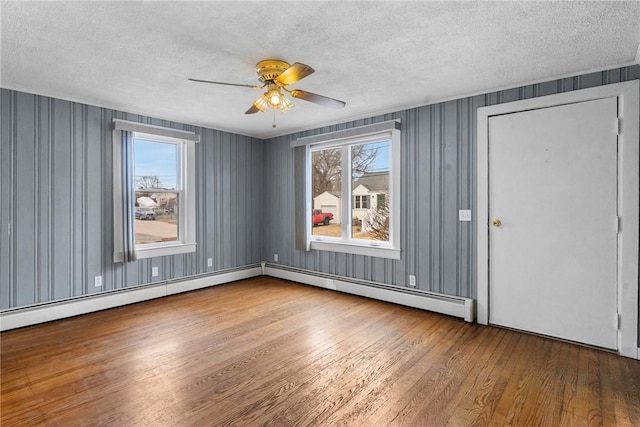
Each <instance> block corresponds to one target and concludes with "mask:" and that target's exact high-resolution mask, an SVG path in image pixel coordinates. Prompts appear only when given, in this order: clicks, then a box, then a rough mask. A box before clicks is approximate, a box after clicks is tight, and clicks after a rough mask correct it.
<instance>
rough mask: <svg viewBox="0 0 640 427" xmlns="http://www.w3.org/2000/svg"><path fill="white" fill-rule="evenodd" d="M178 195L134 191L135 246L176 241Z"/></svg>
mask: <svg viewBox="0 0 640 427" xmlns="http://www.w3.org/2000/svg"><path fill="white" fill-rule="evenodd" d="M178 202H179V193H175V192H159V193H154V192H149V191H136V206H135V227H136V245H140V244H144V243H157V242H172V241H176V240H178V237H179V236H178V214H179V212H178V207H179V206H180V204H179V203H178Z"/></svg>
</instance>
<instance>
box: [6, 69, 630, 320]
mask: <svg viewBox="0 0 640 427" xmlns="http://www.w3.org/2000/svg"><path fill="white" fill-rule="evenodd" d="M639 78H640V66H638V65H635V66H632V67H624V68H621V69H615V70H610V71H605V72H598V73H592V74H587V75H582V76H578V77H572V78H565V79H561V80H555V81H550V82H546V83H540V84H535V85H529V86H524V87H520V88H515V89H510V90H504V91H500V92H492V93H487V94H484V95H478V96H474V97H469V98H463V99H459V100H454V101H448V102H443V103H439V104H433V105H427V106H424V107H420V108H414V109H410V110H405V111H399V112H396V113H393V114H387V115H384V116H378V117H374V118H370V119H366V120H358V121H354V122H349V123H344V124H340V125H336V126H331V127H326V128H323V129H315V130H310V131H307V132H302V133H298V134H294V135H287V136H283V137H279V138H274V139H271V140H267V141H260V140H257V139H254V138H249V137H245V136H240V135H234V134H230V133H226V132H222V131H217V130H212V129H205V128H200V127H193V126H188V125H183V124H179V123H173V122H165V121H162V120H157V119H151V118H148V117H143V116H138V115H133V114H127V113H123V112H118V111H113V110H108V109H103V108H99V107H92V106H87V105H82V104H78V103H73V102H68V101H62V100H57V99H52V98H47V97H42V96H37V95H32V94H26V93H21V92H16V91H11V90H6V89H2V91H1V104H0V107H1V111H0V120H1V122H0V136H1V143H0V309H4V308H10V307H20V306H27V305H30V304H34V303H40V302H46V301H53V300H58V299H63V298H68V297H74V296H80V295H87V294H94V293H98V292H102V291H109V290H113V289H120V288H126V287H132V286H137V285H142V284H146V283H151V282H153V281H161V280H166V279H173V278H181V277H188V276H191V275H196V274H201V273H206V272H212V271H216V270H221V269H226V268H232V267H237V266H244V265H248V264H254V263H257V262H259V261H261V260H266V261H269V262H273V259H274V258H273V256H274V254H275V253H277V254H278V255H279V261H278V263H279V264H282V265H287V266H292V267H298V268H304V269H309V270H313V271H318V272H324V273H330V274H337V275H341V276H345V277H352V278H358V279H364V280H372V281H377V282H383V283H387V284H393V285H399V286H405V285H406V283H407V281H408V275H409V274H415V275H416V276H417V283H418V288H420V289H423V290H429V291H435V292H442V293H447V294H452V295H459V296H466V297H472V298H475V297H476V280H475V275H476V253H475V227H476V223H475V221H473V222H471V223H463V222H459V221H458V209H467V208H468V209H474V208H475V204H476V194H475V185H476V184H475V174H476V167H475V159H476V153H475V147H476V144H475V139H476V124H475V113H476V109H477V108H478V107H482V106H485V105H492V104H496V103H502V102H509V101H514V100H519V99H525V98H531V97H536V96H543V95H548V94H553V93H558V92H564V91H570V90H576V89H582V88H588V87H593V86H599V85H603V84H610V83H617V82H620V81H627V80H633V79H639ZM114 117H115V118H120V119H125V120H131V121H139V122H144V123H149V124H154V125H160V126H166V127H173V128H177V129H184V130H191V131H195V132H196V133H197V134H200V135H201V141H202V142H201V143H200V144H197V146H196V150H197V151H196V158H197V165H196V168H197V169H196V179H197V193H198V196H197V241H198V250H197V252H196V253H194V254H187V255H178V256H170V257H159V258H152V259H146V260H140V261H137V262H135V263H131V264H127V265H122V264H113V263H112V252H113V243H112V225H111V224H112V221H113V218H112V159H111V156H112V154H111V149H112V147H111V144H112V142H111V120H112V119H113V118H114ZM396 118H398V119H401V121H402V172H401V174H402V175H401V177H402V179H401V188H402V206H401V212H402V230H401V239H402V243H401V248H402V253H403V256H402V259H401V260H399V261H395V260H387V259H382V258H376V257H366V256H360V255H349V254H341V253H333V252H324V251H312V252H300V251H297V250H296V249H295V241H294V235H293V230H294V200H293V192H294V185H293V184H294V182H293V170H294V168H293V156H292V150H291V148H290V145H289V144H290V141H291V140H292V139H295V138H298V137H300V136H307V135H313V134H318V133H324V132H330V131H334V130H340V129H346V128H350V127H355V126H361V125H365V124H370V123H374V122H379V121H384V120H391V119H396ZM256 209H259V212H260V214H259V215H256ZM9 227H10V229H9ZM207 258H212V259H213V263H214V266H213V267H211V268H207ZM154 266H157V267H159V271H160V275H159V276H158V277H151V268H152V267H154ZM96 275H102V276H103V282H104V285H103V286H102V288H95V287H94V286H93V278H94V276H96Z"/></svg>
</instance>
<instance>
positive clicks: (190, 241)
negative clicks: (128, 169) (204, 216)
mask: <svg viewBox="0 0 640 427" xmlns="http://www.w3.org/2000/svg"><path fill="white" fill-rule="evenodd" d="M114 122H115V123H116V126H115V129H114V131H113V152H114V156H113V176H114V187H113V192H114V196H113V201H114V262H122V258H123V257H122V247H123V242H122V233H121V232H120V230H121V229H122V227H123V218H122V176H121V174H122V144H121V140H122V134H121V132H122V131H123V130H129V131H131V132H132V133H133V137H134V138H138V139H145V140H148V141H154V142H162V143H170V144H175V145H176V146H177V159H176V160H177V163H178V165H177V174H178V177H177V181H178V182H176V187H180V188H179V189H178V188H176V190H175V191H174V190H171V191H167V192H175V193H179V196H178V199H179V201H178V202H179V205H178V206H179V208H178V240H176V241H169V242H154V243H144V244H136V258H137V259H145V258H153V257H159V256H167V255H179V254H185V253H190V252H195V251H196V246H197V243H196V185H195V184H196V179H195V144H196V137H197V135H194V134H193V133H192V132H185V131H179V130H175V129H168V128H163V127H160V126H152V125H144V124H140V123H133V122H127V121H124V120H114ZM178 183H180V184H178ZM133 191H134V192H135V191H136V189H135V188H134V189H133Z"/></svg>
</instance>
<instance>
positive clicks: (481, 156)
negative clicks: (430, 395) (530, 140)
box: [476, 80, 640, 359]
mask: <svg viewBox="0 0 640 427" xmlns="http://www.w3.org/2000/svg"><path fill="white" fill-rule="evenodd" d="M611 97H617V98H618V118H619V120H618V123H619V133H618V147H619V155H618V189H619V191H618V212H619V214H620V220H619V221H620V222H619V223H620V228H619V238H618V254H619V256H618V283H617V286H618V289H617V291H618V314H619V318H620V322H619V325H620V327H619V329H618V353H619V354H620V355H622V356H626V357H631V358H634V359H640V349H639V348H638V254H639V247H638V246H639V245H638V242H639V227H640V215H639V211H640V206H639V202H640V194H639V193H640V177H639V175H640V136H639V134H640V123H639V121H640V118H639V116H640V106H639V101H640V81H638V80H632V81H629V82H623V83H615V84H610V85H605V86H598V87H594V88H589V89H581V90H575V91H571V92H564V93H559V94H555V95H548V96H543V97H539V98H531V99H525V100H522V101H514V102H509V103H505V104H499V105H491V106H487V107H481V108H478V110H477V119H478V134H477V136H478V139H477V144H478V160H477V161H478V163H477V166H478V179H477V183H478V188H477V191H478V206H477V209H476V212H477V215H476V218H477V221H478V223H477V228H476V230H477V245H478V246H477V251H478V301H477V313H478V323H480V324H483V325H487V324H489V118H490V117H491V116H496V115H502V114H510V113H517V112H521V111H526V110H532V109H539V108H548V107H555V106H560V105H565V104H572V103H577V102H584V101H591V100H595V99H602V98H611ZM616 125H618V124H617V123H612V124H611V126H612V127H613V126H616Z"/></svg>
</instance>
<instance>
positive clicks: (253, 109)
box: [244, 104, 260, 114]
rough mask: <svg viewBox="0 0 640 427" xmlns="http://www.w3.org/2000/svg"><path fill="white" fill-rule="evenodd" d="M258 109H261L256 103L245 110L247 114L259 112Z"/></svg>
mask: <svg viewBox="0 0 640 427" xmlns="http://www.w3.org/2000/svg"><path fill="white" fill-rule="evenodd" d="M258 111H260V109H259V108H258V107H256V106H255V105H253V104H252V105H251V108H249V109H248V110H247V111H245V112H244V113H245V114H254V113H257V112H258Z"/></svg>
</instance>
